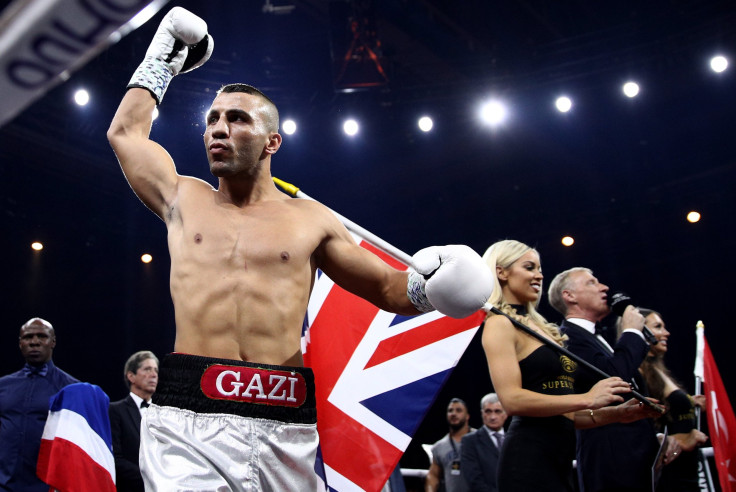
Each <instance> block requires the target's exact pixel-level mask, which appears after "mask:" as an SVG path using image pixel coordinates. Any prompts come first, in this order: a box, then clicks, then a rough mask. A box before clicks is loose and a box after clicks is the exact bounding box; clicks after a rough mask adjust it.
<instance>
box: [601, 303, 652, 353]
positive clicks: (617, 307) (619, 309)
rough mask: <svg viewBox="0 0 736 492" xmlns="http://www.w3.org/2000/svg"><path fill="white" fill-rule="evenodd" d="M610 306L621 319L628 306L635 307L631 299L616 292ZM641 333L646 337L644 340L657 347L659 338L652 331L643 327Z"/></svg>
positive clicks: (645, 326)
mask: <svg viewBox="0 0 736 492" xmlns="http://www.w3.org/2000/svg"><path fill="white" fill-rule="evenodd" d="M608 305H609V306H610V307H611V311H612V312H613V314H615V315H616V316H619V317H620V316H623V315H624V311H626V308H627V307H628V306H635V304H634V303H633V301H632V300H631V297H629V296H627V295H626V294H624V293H623V292H616V293H615V294H613V295H612V296H611V297H609V298H608ZM641 333H642V334H643V335H644V339H645V340H646V341H647V343H649V345H657V337H655V336H654V333H652V330H650V329H649V328H647V325H644V326H643V327H642V329H641Z"/></svg>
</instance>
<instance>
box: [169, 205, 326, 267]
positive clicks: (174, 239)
mask: <svg viewBox="0 0 736 492" xmlns="http://www.w3.org/2000/svg"><path fill="white" fill-rule="evenodd" d="M168 241H169V249H170V252H171V259H172V266H175V264H176V263H177V262H184V263H186V264H192V265H202V266H204V265H209V266H211V267H218V266H219V267H222V268H226V269H232V268H235V269H237V270H239V271H246V270H249V269H262V268H287V269H288V268H302V267H304V266H305V265H306V264H308V263H309V261H310V258H311V256H312V253H313V252H314V250H315V248H316V247H317V245H318V244H319V235H318V233H317V232H316V231H314V230H310V229H309V227H308V226H307V224H306V223H305V221H304V220H303V218H301V217H299V216H298V215H295V214H293V213H289V211H288V210H286V211H285V210H279V207H253V208H252V209H245V210H241V209H237V208H234V207H228V206H221V205H213V204H204V205H198V206H194V207H182V208H181V209H180V210H179V216H178V217H175V218H174V220H172V221H171V223H170V224H169V233H168Z"/></svg>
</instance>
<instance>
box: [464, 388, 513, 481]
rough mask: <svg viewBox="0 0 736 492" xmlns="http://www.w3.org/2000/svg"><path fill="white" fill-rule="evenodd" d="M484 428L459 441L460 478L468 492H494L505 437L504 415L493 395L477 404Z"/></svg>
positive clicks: (495, 396)
mask: <svg viewBox="0 0 736 492" xmlns="http://www.w3.org/2000/svg"><path fill="white" fill-rule="evenodd" d="M480 411H481V415H482V416H483V427H481V428H480V429H478V430H477V431H474V432H471V433H470V434H466V435H464V436H463V439H462V446H461V453H460V454H461V456H460V463H461V464H462V470H463V474H462V477H463V479H464V480H465V482H466V483H467V484H468V490H469V491H471V492H496V490H498V488H497V487H496V469H497V468H498V458H499V456H500V455H501V445H502V444H503V439H504V436H505V431H504V428H503V424H504V423H505V422H506V417H507V414H506V411H505V410H504V409H503V407H502V406H501V402H500V401H498V395H496V393H488V394H487V395H486V396H484V397H483V398H481V400H480Z"/></svg>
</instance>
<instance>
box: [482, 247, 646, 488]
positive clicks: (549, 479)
mask: <svg viewBox="0 0 736 492" xmlns="http://www.w3.org/2000/svg"><path fill="white" fill-rule="evenodd" d="M484 260H485V261H486V264H487V265H488V267H489V268H490V269H491V271H492V273H494V274H495V275H494V278H495V288H494V291H493V294H492V296H491V298H490V299H489V302H490V303H491V304H493V305H494V306H495V307H497V308H498V309H500V310H501V311H503V312H504V313H505V314H507V315H509V316H510V317H512V318H514V319H516V320H518V321H520V322H522V323H524V324H525V325H527V326H528V327H530V328H531V329H532V330H534V331H536V332H537V333H539V334H540V335H542V336H543V337H545V338H547V339H549V340H551V341H552V342H554V343H556V344H559V345H560V346H563V344H564V341H565V338H564V337H563V336H562V335H560V332H559V330H558V329H557V326H555V325H554V324H552V323H549V322H547V320H545V319H544V317H543V316H542V315H541V314H539V313H538V312H537V310H536V306H537V304H538V303H539V299H540V296H541V294H542V280H543V278H544V277H543V275H542V267H541V264H540V259H539V253H538V252H537V251H536V250H534V249H533V248H531V247H529V246H527V245H525V244H523V243H520V242H518V241H513V240H504V241H500V242H497V243H495V244H494V245H492V246H491V247H490V248H488V250H487V251H486V253H485V255H484ZM483 348H484V350H485V354H486V358H487V360H488V369H489V371H490V373H491V380H492V382H493V387H494V389H495V391H496V393H498V396H499V399H500V400H501V404H502V405H503V407H504V409H506V412H507V413H508V414H509V415H511V416H513V418H512V421H511V426H510V428H509V431H508V434H507V437H506V439H504V443H503V448H502V450H501V458H500V462H499V467H498V469H499V473H498V490H499V491H501V492H503V491H511V490H513V491H519V490H522V491H526V490H529V491H533V490H545V491H550V492H551V491H569V490H573V479H574V477H573V475H572V461H573V459H574V457H575V432H574V430H575V428H576V427H577V428H588V427H596V426H599V425H604V424H608V423H612V422H622V421H632V420H637V419H639V418H642V417H645V416H651V412H652V411H651V410H649V409H648V408H647V407H644V406H643V405H640V404H639V403H638V402H636V401H634V400H631V401H630V402H628V403H626V404H624V405H621V406H617V407H609V406H608V405H611V404H613V403H620V402H622V401H623V400H624V399H623V397H621V396H620V395H621V394H623V393H627V392H629V391H630V385H629V384H628V383H626V382H625V381H623V380H622V379H620V378H617V377H612V378H608V379H603V380H601V381H599V382H598V383H597V384H595V385H594V386H593V387H592V388H591V389H590V391H588V392H587V393H583V394H575V393H574V382H575V378H574V375H575V371H576V369H577V367H576V366H577V364H576V363H575V362H574V361H572V360H571V359H569V358H568V357H566V356H564V355H562V354H560V353H559V352H557V351H556V350H554V349H553V348H552V347H550V346H548V345H546V344H544V343H542V342H541V341H540V340H538V339H536V338H534V337H533V336H531V335H530V334H528V333H525V332H523V331H520V330H518V329H516V328H515V327H514V325H513V324H512V323H511V321H510V320H509V319H508V318H506V317H505V316H501V315H493V314H490V315H489V317H488V318H487V319H486V322H485V326H484V330H483ZM593 410H595V413H593Z"/></svg>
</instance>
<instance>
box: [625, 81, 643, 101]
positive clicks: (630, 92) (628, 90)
mask: <svg viewBox="0 0 736 492" xmlns="http://www.w3.org/2000/svg"><path fill="white" fill-rule="evenodd" d="M623 91H624V94H626V96H627V97H636V96H637V95H638V94H639V84H637V83H636V82H626V83H625V84H624V86H623Z"/></svg>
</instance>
